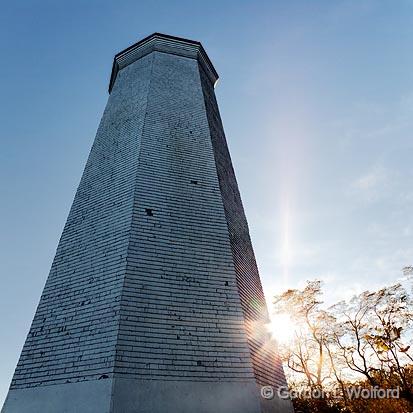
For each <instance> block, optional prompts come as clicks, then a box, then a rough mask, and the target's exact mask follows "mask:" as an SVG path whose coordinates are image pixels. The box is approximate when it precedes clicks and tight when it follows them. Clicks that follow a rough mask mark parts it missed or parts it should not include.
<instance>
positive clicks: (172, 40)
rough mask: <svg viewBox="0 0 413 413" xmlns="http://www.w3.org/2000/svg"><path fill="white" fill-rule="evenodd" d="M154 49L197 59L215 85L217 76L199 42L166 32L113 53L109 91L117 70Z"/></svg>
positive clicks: (153, 35) (148, 37) (155, 34)
mask: <svg viewBox="0 0 413 413" xmlns="http://www.w3.org/2000/svg"><path fill="white" fill-rule="evenodd" d="M154 51H158V52H163V53H171V54H174V55H178V56H184V57H189V58H192V59H196V60H198V62H199V63H200V65H201V66H202V68H203V69H204V70H205V72H206V74H207V76H208V78H209V79H210V80H211V82H212V84H213V85H215V83H216V82H217V80H218V78H219V76H218V73H217V72H216V70H215V68H214V66H213V64H212V62H211V60H209V57H208V55H207V54H206V52H205V49H204V48H203V47H202V44H201V43H200V42H197V41H195V40H188V39H184V38H182V37H175V36H170V35H168V34H162V33H153V34H151V35H150V36H147V37H145V38H144V39H142V40H140V41H139V42H137V43H135V44H133V45H132V46H129V47H128V48H126V49H125V50H122V51H121V52H119V53H118V54H116V55H115V57H114V59H113V66H112V73H111V75H110V82H109V93H110V92H111V91H112V88H113V85H114V84H115V80H116V76H117V74H118V72H119V70H121V69H123V68H124V67H126V66H128V65H130V64H131V63H133V62H135V61H136V60H138V59H140V58H141V57H143V56H146V55H147V54H149V53H151V52H154Z"/></svg>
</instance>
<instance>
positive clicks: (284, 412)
mask: <svg viewBox="0 0 413 413" xmlns="http://www.w3.org/2000/svg"><path fill="white" fill-rule="evenodd" d="M34 412H42V413H137V412H139V413H166V412H174V413H194V412H197V413H291V412H292V410H291V404H290V402H289V401H284V400H279V399H276V398H274V399H272V400H264V399H262V398H261V396H260V389H259V388H257V385H256V383H255V381H250V382H245V381H243V382H213V383H212V382H191V381H172V380H167V381H160V380H136V379H124V378H115V379H103V380H94V381H82V382H77V383H67V384H57V385H50V386H39V387H32V388H28V389H12V390H10V391H9V394H8V396H7V399H6V402H5V404H4V407H3V409H2V411H1V413H34Z"/></svg>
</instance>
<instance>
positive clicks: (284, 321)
mask: <svg viewBox="0 0 413 413" xmlns="http://www.w3.org/2000/svg"><path fill="white" fill-rule="evenodd" d="M267 328H268V331H269V332H270V334H271V336H272V338H274V339H275V340H276V341H277V342H278V343H280V344H288V343H290V342H291V341H292V340H293V338H294V333H295V325H294V322H293V321H292V320H291V317H290V316H289V315H288V314H276V315H273V316H272V317H271V321H270V323H268V324H267Z"/></svg>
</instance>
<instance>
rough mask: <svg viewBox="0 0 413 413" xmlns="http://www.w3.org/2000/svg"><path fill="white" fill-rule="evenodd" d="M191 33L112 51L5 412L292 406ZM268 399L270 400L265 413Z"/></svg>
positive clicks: (200, 53)
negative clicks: (269, 394)
mask: <svg viewBox="0 0 413 413" xmlns="http://www.w3.org/2000/svg"><path fill="white" fill-rule="evenodd" d="M217 78H218V76H217V74H216V72H215V70H214V68H213V66H212V64H211V62H210V61H209V59H208V57H207V55H206V53H205V51H204V50H203V48H202V46H201V45H200V44H199V43H198V42H193V41H189V40H185V39H179V38H175V37H171V36H165V35H160V34H154V35H152V36H149V37H148V38H146V39H144V40H142V41H141V42H139V43H137V44H136V45H133V46H131V47H130V48H128V49H126V50H125V51H123V52H121V53H119V54H118V55H117V56H116V57H115V61H114V66H113V70H112V76H111V81H110V86H109V91H110V96H109V100H108V104H107V106H106V109H105V112H104V115H103V117H102V121H101V124H100V126H99V129H98V132H97V135H96V139H95V142H94V144H93V147H92V150H91V153H90V156H89V159H88V161H87V165H86V168H85V171H84V174H83V176H82V180H81V182H80V185H79V189H78V191H77V193H76V196H75V200H74V202H73V206H72V208H71V211H70V213H69V217H68V221H67V223H66V225H65V228H64V231H63V234H62V237H61V240H60V242H59V246H58V249H57V252H56V257H55V259H54V262H53V265H52V269H51V272H50V274H49V277H48V280H47V282H46V286H45V289H44V291H43V294H42V297H41V300H40V303H39V307H38V309H37V311H36V314H35V317H34V320H33V324H32V326H31V329H30V332H29V335H28V338H27V340H26V343H25V346H24V348H23V351H22V355H21V357H20V360H19V363H18V366H17V368H16V372H15V375H14V377H13V380H12V384H11V387H10V391H9V395H8V397H7V400H6V403H5V406H4V408H3V410H2V412H4V413H11V412H19V413H22V412H38V411H41V412H46V413H47V412H96V413H97V412H99V413H104V412H122V413H123V412H125V413H128V412H148V413H149V412H151V413H156V412H166V411H168V412H169V411H170V412H188V413H189V412H194V411H196V412H205V413H220V412H222V413H224V412H225V413H227V412H228V413H230V412H234V413H258V412H263V411H280V412H281V411H283V412H284V411H285V412H290V411H291V406H290V403H289V402H286V401H284V402H282V401H281V400H278V399H273V400H272V401H265V403H264V401H263V400H262V399H261V397H260V393H259V390H260V386H261V385H267V384H269V385H273V386H279V385H284V384H285V379H284V375H283V372H282V367H281V364H280V363H279V360H278V359H277V357H276V354H275V352H274V343H271V342H270V341H269V337H268V335H267V333H266V332H265V328H264V324H265V323H266V322H267V313H266V307H265V300H264V296H263V292H262V288H261V284H260V281H259V276H258V271H257V267H256V264H255V259H254V254H253V250H252V246H251V241H250V238H249V234H248V227H247V222H246V219H245V215H244V212H243V209H242V204H241V200H240V196H239V192H238V188H237V184H236V180H235V175H234V172H233V169H232V165H231V160H230V157H229V153H228V149H227V146H226V141H225V136H224V132H223V128H222V124H221V120H220V117H219V112H218V106H217V104H216V101H215V95H214V88H213V87H214V83H215V82H216V80H217ZM271 408H273V409H276V410H271Z"/></svg>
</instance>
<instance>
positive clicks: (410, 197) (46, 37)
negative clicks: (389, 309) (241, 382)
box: [0, 0, 413, 405]
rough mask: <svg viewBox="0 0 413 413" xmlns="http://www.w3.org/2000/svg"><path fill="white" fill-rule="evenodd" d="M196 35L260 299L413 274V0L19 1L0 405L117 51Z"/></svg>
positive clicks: (8, 91) (6, 184) (6, 8)
mask: <svg viewBox="0 0 413 413" xmlns="http://www.w3.org/2000/svg"><path fill="white" fill-rule="evenodd" d="M154 31H160V32H165V33H168V34H172V35H176V36H183V37H187V38H191V39H195V40H200V41H202V43H203V44H204V46H205V48H206V50H207V52H208V54H209V56H210V58H211V60H212V61H213V63H214V65H215V67H216V69H217V71H218V73H219V74H220V76H221V78H220V81H219V83H218V86H217V89H216V93H217V96H218V100H219V104H220V108H221V115H222V117H223V121H224V126H225V130H226V134H227V139H228V142H229V146H230V150H231V154H232V158H233V163H234V167H235V170H236V174H237V177H238V181H239V186H240V190H241V194H242V197H243V201H244V206H245V209H246V213H247V217H248V220H249V225H250V230H251V235H252V239H253V243H254V247H255V252H256V256H257V260H258V264H259V267H260V270H261V277H262V281H263V284H264V288H265V291H266V294H267V297H268V298H270V297H271V295H273V294H274V293H276V292H278V291H281V290H283V289H284V288H290V287H297V286H301V285H302V284H303V283H304V282H305V280H306V279H311V278H314V277H318V278H321V279H323V280H325V282H326V291H327V297H326V299H327V300H328V301H333V300H336V299H339V298H343V297H346V296H348V295H349V294H351V293H354V292H357V291H361V290H364V289H367V288H375V287H377V286H380V285H383V284H388V283H391V282H394V281H395V280H396V279H397V278H399V277H400V276H401V268H402V267H404V266H405V265H409V264H412V263H413V242H412V241H413V217H412V211H413V187H412V185H411V184H412V179H413V163H412V159H411V158H412V153H413V152H412V151H413V139H412V130H413V54H412V44H413V2H412V1H407V0H399V1H395V2H394V1H363V0H358V1H351V0H348V1H340V0H336V1H282V2H281V1H268V2H267V1H259V0H256V1H250V2H246V1H240V0H238V1H215V0H209V1H204V2H198V1H181V2H172V1H151V2H143V1H141V2H137V1H122V2H119V1H116V2H115V1H105V0H99V1H97V0H88V1H86V0H85V1H79V0H72V1H70V2H69V1H59V2H57V1H55V0H54V1H48V0H43V1H40V2H39V1H36V2H35V1H19V0H15V1H13V2H7V3H6V2H4V3H3V4H2V6H1V14H0V50H1V56H2V64H1V65H0V79H1V99H0V125H1V126H0V138H1V151H0V172H1V173H0V179H1V202H0V212H1V214H0V217H1V222H0V271H1V272H0V274H1V289H0V322H1V324H0V325H1V328H0V343H1V351H0V366H1V367H0V405H1V404H2V399H3V398H4V397H5V394H6V391H7V388H8V385H9V383H10V380H11V376H12V373H13V371H14V367H15V365H16V363H17V359H18V356H19V354H20V351H21V348H22V346H23V343H24V340H25V337H26V334H27V332H28V329H29V326H30V322H31V320H32V317H33V314H34V311H35V307H36V305H37V303H38V300H39V297H40V294H41V291H42V288H43V285H44V282H45V280H46V277H47V274H48V271H49V268H50V265H51V261H52V259H53V255H54V252H55V248H56V246H57V242H58V240H59V237H60V234H61V231H62V228H63V225H64V222H65V219H66V216H67V214H68V211H69V208H70V205H71V202H72V199H73V196H74V192H75V190H76V187H77V185H78V183H79V180H80V176H81V173H82V170H83V167H84V164H85V161H86V158H87V155H88V152H89V150H90V147H91V144H92V141H93V138H94V135H95V132H96V128H97V125H98V122H99V119H100V117H101V114H102V111H103V109H104V106H105V104H106V100H107V85H108V80H109V74H110V69H111V64H112V59H113V55H114V54H115V53H116V52H118V51H120V50H122V49H124V48H125V47H127V46H129V45H130V44H132V43H134V42H136V41H137V40H139V39H141V38H142V37H144V36H146V35H148V34H150V33H152V32H154Z"/></svg>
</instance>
